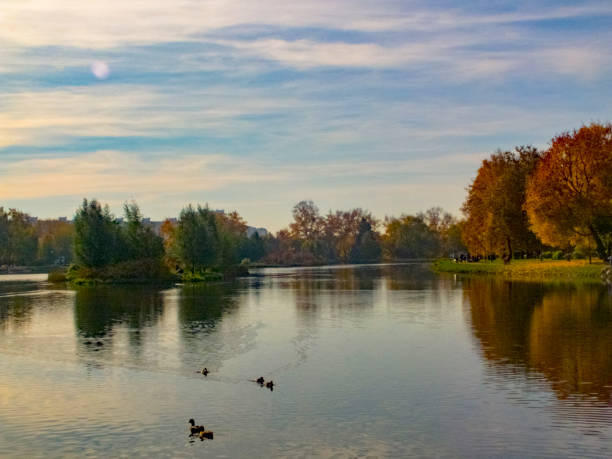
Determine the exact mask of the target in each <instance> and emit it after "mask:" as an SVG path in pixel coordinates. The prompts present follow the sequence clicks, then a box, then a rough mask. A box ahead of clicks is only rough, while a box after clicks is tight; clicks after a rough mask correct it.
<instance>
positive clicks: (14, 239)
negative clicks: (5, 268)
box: [0, 207, 38, 265]
mask: <svg viewBox="0 0 612 459" xmlns="http://www.w3.org/2000/svg"><path fill="white" fill-rule="evenodd" d="M37 252H38V236H37V235H36V229H35V228H34V225H33V224H32V219H31V218H30V216H29V215H28V214H26V213H23V212H20V211H19V210H17V209H9V211H8V212H6V211H5V210H4V209H3V208H2V207H0V263H5V264H8V265H16V264H21V265H26V264H34V263H35V261H36V258H37Z"/></svg>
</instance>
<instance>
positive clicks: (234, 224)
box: [215, 211, 248, 266]
mask: <svg viewBox="0 0 612 459" xmlns="http://www.w3.org/2000/svg"><path fill="white" fill-rule="evenodd" d="M215 218H216V225H217V233H218V237H219V244H220V251H221V253H220V260H219V261H220V264H222V265H223V266H233V265H237V264H238V263H239V262H240V259H239V256H240V253H241V252H243V251H244V247H245V246H246V245H247V244H248V238H247V235H246V232H247V224H246V222H245V221H244V219H243V218H242V217H241V216H240V215H239V214H238V212H236V211H233V212H230V213H229V214H224V213H217V214H215Z"/></svg>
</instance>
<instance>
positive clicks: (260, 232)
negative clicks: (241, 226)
mask: <svg viewBox="0 0 612 459" xmlns="http://www.w3.org/2000/svg"><path fill="white" fill-rule="evenodd" d="M246 233H247V237H251V236H253V235H254V234H255V233H257V234H258V235H259V237H264V236H267V235H268V230H267V229H265V228H255V227H254V226H247V231H246Z"/></svg>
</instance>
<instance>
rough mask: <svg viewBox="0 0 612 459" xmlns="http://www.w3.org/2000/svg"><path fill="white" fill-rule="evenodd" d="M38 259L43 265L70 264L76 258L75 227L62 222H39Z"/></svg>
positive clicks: (37, 226)
mask: <svg viewBox="0 0 612 459" xmlns="http://www.w3.org/2000/svg"><path fill="white" fill-rule="evenodd" d="M36 232H37V234H38V246H39V254H38V257H39V259H40V261H41V262H42V263H45V264H53V263H56V262H57V263H64V264H69V263H71V262H72V259H73V257H74V226H73V225H72V223H70V222H67V221H60V220H38V222H37V223H36Z"/></svg>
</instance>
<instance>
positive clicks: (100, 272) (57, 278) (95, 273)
mask: <svg viewBox="0 0 612 459" xmlns="http://www.w3.org/2000/svg"><path fill="white" fill-rule="evenodd" d="M248 274H249V270H248V269H247V267H246V266H229V267H224V268H222V269H221V268H219V269H212V268H209V269H206V270H203V271H202V270H198V271H195V272H193V273H192V272H191V271H185V272H184V273H180V274H176V273H173V272H171V271H170V270H169V269H168V267H167V266H166V265H165V264H164V263H163V262H161V261H159V260H155V259H143V260H133V261H126V262H122V263H118V264H115V265H110V266H105V267H101V268H88V267H83V266H78V265H71V266H70V267H69V268H68V270H53V271H51V272H50V273H49V277H48V280H49V282H55V283H61V282H70V283H71V284H73V285H96V284H157V283H169V282H183V283H198V282H220V281H225V280H231V279H234V278H236V277H240V276H247V275H248Z"/></svg>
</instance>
